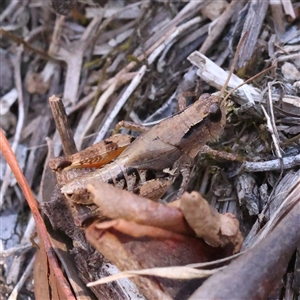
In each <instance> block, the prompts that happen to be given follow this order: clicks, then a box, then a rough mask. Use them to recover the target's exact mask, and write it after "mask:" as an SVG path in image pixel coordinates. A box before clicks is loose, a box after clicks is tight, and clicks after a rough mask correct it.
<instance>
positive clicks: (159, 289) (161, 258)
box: [86, 220, 224, 299]
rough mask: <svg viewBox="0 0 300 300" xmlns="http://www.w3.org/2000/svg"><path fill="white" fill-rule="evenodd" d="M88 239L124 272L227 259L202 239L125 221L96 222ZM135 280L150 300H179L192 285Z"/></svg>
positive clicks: (182, 282) (177, 282)
mask: <svg viewBox="0 0 300 300" xmlns="http://www.w3.org/2000/svg"><path fill="white" fill-rule="evenodd" d="M132 236H134V237H132ZM86 237H87V239H88V241H89V242H90V243H91V244H92V245H93V246H94V247H95V248H96V249H97V250H98V251H100V252H101V253H102V254H103V255H104V256H105V257H106V258H107V259H109V260H110V261H111V262H112V263H113V264H115V265H116V266H117V267H118V268H119V269H120V270H122V271H123V270H140V269H145V268H153V267H167V266H182V265H186V264H190V263H196V262H207V261H210V260H213V259H216V258H219V257H220V256H222V255H223V256H224V251H223V250H222V249H219V248H212V247H210V246H209V245H207V244H206V243H204V242H203V241H202V240H201V239H198V238H193V237H188V236H184V235H181V234H178V233H173V232H170V231H167V230H164V229H160V228H155V227H152V226H146V225H140V224H136V223H134V222H128V221H125V220H113V221H109V222H104V223H96V222H95V223H93V224H92V225H91V226H90V227H89V228H88V229H87V230H86ZM132 280H133V281H134V282H135V283H136V285H137V286H138V287H139V288H140V290H141V292H142V293H143V294H144V295H145V296H146V297H147V298H149V299H166V298H167V295H169V296H171V297H175V296H176V295H179V294H180V293H181V292H183V290H184V288H186V287H187V285H188V284H189V282H187V281H176V284H174V283H173V284H170V282H171V281H170V280H166V279H161V278H155V279H154V278H152V277H151V278H148V277H135V278H133V279H132ZM198 284H199V282H198ZM194 288H195V287H194ZM194 288H190V289H189V292H192V291H193V289H194Z"/></svg>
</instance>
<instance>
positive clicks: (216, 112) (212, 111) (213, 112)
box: [208, 103, 222, 123]
mask: <svg viewBox="0 0 300 300" xmlns="http://www.w3.org/2000/svg"><path fill="white" fill-rule="evenodd" d="M208 118H209V119H210V121H211V122H213V123H217V122H219V121H220V120H221V119H222V111H221V109H220V106H219V105H218V104H217V103H214V104H213V105H211V106H210V108H209V114H208Z"/></svg>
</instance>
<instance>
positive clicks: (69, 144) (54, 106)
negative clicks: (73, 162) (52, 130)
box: [49, 96, 77, 155]
mask: <svg viewBox="0 0 300 300" xmlns="http://www.w3.org/2000/svg"><path fill="white" fill-rule="evenodd" d="M49 103H50V107H51V110H52V114H53V117H54V121H55V125H56V129H57V130H58V132H59V135H60V138H61V142H62V146H63V150H64V153H65V155H71V154H73V153H76V152H77V148H76V145H75V142H74V139H73V131H72V129H71V127H70V125H69V123H68V118H67V114H66V111H65V108H64V105H63V102H62V101H61V99H60V98H58V97H56V96H52V97H50V98H49Z"/></svg>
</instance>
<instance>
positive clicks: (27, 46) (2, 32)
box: [0, 27, 55, 60]
mask: <svg viewBox="0 0 300 300" xmlns="http://www.w3.org/2000/svg"><path fill="white" fill-rule="evenodd" d="M0 35H4V36H6V37H7V38H9V39H11V40H12V41H14V42H15V43H17V44H18V45H20V44H21V45H23V46H24V48H25V49H26V50H29V51H32V52H34V53H37V54H38V55H40V56H41V57H42V58H44V59H46V60H55V58H53V57H51V56H50V55H48V54H47V53H46V52H44V51H42V50H40V49H38V48H35V47H32V46H31V45H30V44H29V43H28V42H26V40H25V39H22V38H20V37H18V36H16V35H14V34H13V33H11V32H9V31H6V30H4V29H3V28H1V27H0Z"/></svg>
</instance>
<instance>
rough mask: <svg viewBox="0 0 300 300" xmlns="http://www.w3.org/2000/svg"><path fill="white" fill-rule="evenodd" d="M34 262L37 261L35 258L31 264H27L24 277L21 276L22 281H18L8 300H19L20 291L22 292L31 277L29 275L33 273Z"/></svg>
mask: <svg viewBox="0 0 300 300" xmlns="http://www.w3.org/2000/svg"><path fill="white" fill-rule="evenodd" d="M34 260H35V256H33V257H32V258H31V260H30V262H29V263H28V264H27V266H26V269H25V271H24V273H23V275H22V276H21V278H20V280H19V281H18V283H17V284H16V285H15V287H14V289H13V290H12V292H11V294H10V296H9V297H8V300H16V299H17V297H18V294H19V291H20V290H21V288H22V286H23V284H24V283H25V281H26V279H27V278H28V277H29V275H30V274H31V272H32V269H33V264H34Z"/></svg>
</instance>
